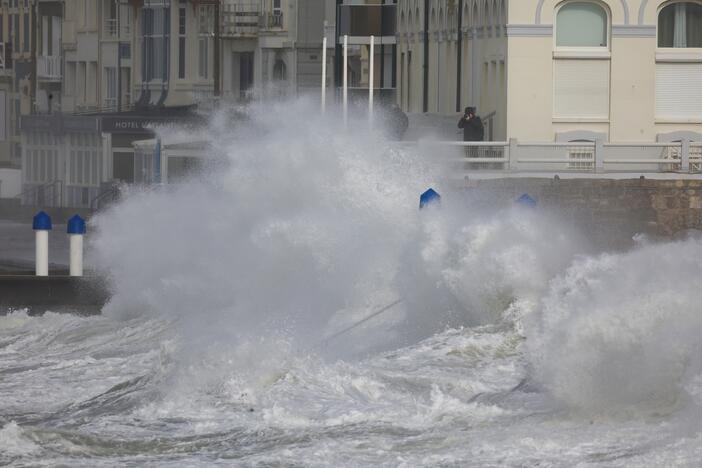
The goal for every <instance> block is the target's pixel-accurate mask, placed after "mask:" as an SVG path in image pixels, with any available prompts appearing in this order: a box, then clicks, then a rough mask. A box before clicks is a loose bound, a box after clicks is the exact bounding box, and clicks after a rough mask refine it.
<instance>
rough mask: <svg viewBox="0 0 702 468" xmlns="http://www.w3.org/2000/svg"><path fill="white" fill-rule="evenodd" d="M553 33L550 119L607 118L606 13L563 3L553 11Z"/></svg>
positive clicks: (578, 3) (579, 3)
mask: <svg viewBox="0 0 702 468" xmlns="http://www.w3.org/2000/svg"><path fill="white" fill-rule="evenodd" d="M555 34H556V37H555V44H556V53H555V54H554V63H553V78H554V83H553V94H554V95H553V116H554V118H556V119H593V120H606V119H608V118H609V81H610V58H609V50H608V49H607V47H608V41H609V20H608V14H607V12H606V11H605V9H604V8H603V7H602V6H600V4H599V3H595V2H586V1H570V2H566V3H565V4H563V6H561V7H560V8H558V10H557V11H556V28H555ZM583 53H586V54H587V55H583ZM593 54H594V55H593Z"/></svg>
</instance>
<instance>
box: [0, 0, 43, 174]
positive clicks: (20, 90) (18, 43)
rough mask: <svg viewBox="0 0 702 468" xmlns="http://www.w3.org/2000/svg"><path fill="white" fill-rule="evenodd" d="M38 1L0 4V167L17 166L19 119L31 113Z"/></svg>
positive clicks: (18, 156) (18, 161)
mask: <svg viewBox="0 0 702 468" xmlns="http://www.w3.org/2000/svg"><path fill="white" fill-rule="evenodd" d="M40 3H43V2H39V1H37V0H3V1H2V2H0V165H3V166H19V165H20V161H21V145H20V141H21V138H20V118H21V116H22V115H27V114H29V113H30V112H32V110H33V103H34V91H35V83H36V73H35V66H36V60H35V57H36V49H35V48H36V43H35V41H34V35H35V28H36V18H37V7H38V6H39V4H40Z"/></svg>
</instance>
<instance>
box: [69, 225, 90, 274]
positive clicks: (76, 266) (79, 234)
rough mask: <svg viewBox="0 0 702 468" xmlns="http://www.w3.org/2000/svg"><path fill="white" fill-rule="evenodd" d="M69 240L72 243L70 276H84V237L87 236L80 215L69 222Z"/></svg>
mask: <svg viewBox="0 0 702 468" xmlns="http://www.w3.org/2000/svg"><path fill="white" fill-rule="evenodd" d="M66 231H67V232H68V239H69V241H70V248H71V253H70V265H69V274H70V275H71V276H83V235H84V234H85V221H84V220H83V218H81V217H80V216H78V215H75V216H73V217H72V218H71V219H69V220H68V226H67V229H66Z"/></svg>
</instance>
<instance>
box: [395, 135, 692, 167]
mask: <svg viewBox="0 0 702 468" xmlns="http://www.w3.org/2000/svg"><path fill="white" fill-rule="evenodd" d="M400 144H402V145H405V146H406V145H411V146H416V147H417V148H418V149H419V150H420V151H421V150H422V149H428V148H431V154H434V155H436V156H434V157H435V158H436V159H437V161H438V162H443V163H447V164H451V165H452V166H456V165H458V166H460V168H461V169H462V170H463V171H467V172H480V171H492V172H495V171H497V172H547V173H548V172H553V173H561V172H566V173H678V174H693V173H702V142H687V141H681V142H669V143H655V142H650V143H603V142H587V141H585V142H567V143H560V142H558V143H551V142H549V143H532V142H529V143H520V142H518V141H517V140H515V139H512V140H510V141H487V142H463V141H420V142H400Z"/></svg>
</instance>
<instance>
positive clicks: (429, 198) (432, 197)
mask: <svg viewBox="0 0 702 468" xmlns="http://www.w3.org/2000/svg"><path fill="white" fill-rule="evenodd" d="M440 202H441V195H439V193H438V192H436V191H435V190H434V189H433V188H430V189H429V190H427V191H426V192H424V193H423V194H421V195H420V196H419V209H420V210H421V209H424V208H426V207H427V206H429V205H432V204H439V203H440Z"/></svg>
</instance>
